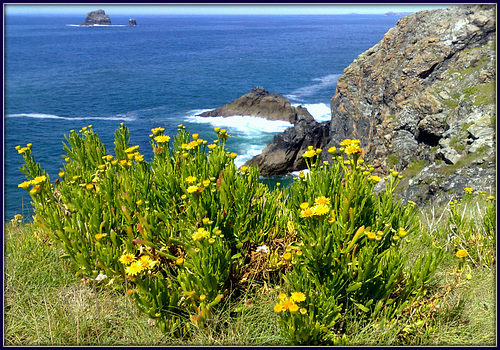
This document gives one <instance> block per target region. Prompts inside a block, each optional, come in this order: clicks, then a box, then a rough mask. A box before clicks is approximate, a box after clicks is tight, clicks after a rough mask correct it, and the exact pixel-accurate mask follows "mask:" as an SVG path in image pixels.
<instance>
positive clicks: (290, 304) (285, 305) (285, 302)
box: [281, 299, 295, 310]
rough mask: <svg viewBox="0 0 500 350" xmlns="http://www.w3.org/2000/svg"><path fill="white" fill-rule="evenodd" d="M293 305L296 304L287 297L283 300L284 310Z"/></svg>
mask: <svg viewBox="0 0 500 350" xmlns="http://www.w3.org/2000/svg"><path fill="white" fill-rule="evenodd" d="M292 305H295V304H294V302H293V301H291V300H287V299H285V300H283V301H282V302H281V307H282V308H283V310H289V309H290V307H291V306H292Z"/></svg>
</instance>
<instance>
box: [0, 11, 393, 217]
mask: <svg viewBox="0 0 500 350" xmlns="http://www.w3.org/2000/svg"><path fill="white" fill-rule="evenodd" d="M84 19H85V14H82V15H81V16H76V15H71V16H70V15H64V16H54V15H51V16H47V15H23V16H22V15H11V16H6V17H5V36H4V45H5V56H4V60H5V61H4V63H5V68H4V222H5V221H7V220H10V219H12V218H13V216H14V215H15V214H22V215H23V216H25V217H27V216H29V215H30V214H31V212H32V210H31V205H30V202H31V199H30V197H29V195H28V194H27V192H26V191H25V190H23V189H21V188H18V187H17V185H18V184H19V183H21V182H23V181H25V177H24V175H23V174H22V173H21V172H20V170H19V167H21V166H22V163H23V161H22V157H21V155H19V154H18V152H17V151H16V149H15V146H17V145H21V146H22V147H24V146H25V145H26V144H27V143H32V144H33V153H34V155H35V159H36V160H37V161H39V162H40V163H41V165H42V167H43V168H44V169H45V170H46V171H47V172H48V174H49V176H50V179H51V181H52V182H53V181H54V180H55V179H56V178H57V173H58V172H59V171H60V169H61V168H62V164H63V159H62V158H61V155H62V154H64V151H63V141H64V135H68V134H69V131H70V130H71V129H74V130H76V131H78V130H80V129H81V128H82V127H83V126H88V125H92V126H93V129H94V131H95V132H97V133H98V134H99V136H100V138H101V140H102V141H103V142H104V144H105V146H106V148H107V150H108V152H109V153H111V154H113V147H114V145H113V139H114V132H115V130H116V129H117V128H118V126H119V125H120V123H124V124H125V125H126V126H127V127H128V128H129V129H130V133H131V142H132V145H136V144H137V145H139V146H140V151H141V153H143V154H145V155H147V154H148V152H147V150H148V149H149V148H150V145H149V140H150V138H149V134H150V133H151V129H152V128H155V127H160V126H161V127H164V128H165V132H166V134H168V135H171V136H172V135H174V134H175V133H176V132H177V126H178V125H179V124H183V125H185V126H186V127H187V131H189V132H191V133H199V134H200V137H202V138H204V139H208V140H211V139H213V138H215V133H214V132H213V128H214V127H215V126H220V127H223V128H226V129H227V130H228V133H229V134H231V136H232V137H231V138H230V139H229V140H228V143H227V147H228V148H229V150H230V151H231V152H236V153H237V154H238V157H237V158H236V160H235V161H236V164H237V165H238V166H241V165H242V164H243V163H245V162H246V161H247V160H249V159H250V158H252V157H253V156H255V155H257V154H259V153H260V151H261V150H262V149H264V147H265V146H266V144H267V143H268V142H269V141H271V140H272V138H273V136H274V135H275V134H276V133H279V132H282V131H284V130H285V129H286V128H288V127H290V126H291V124H289V123H287V122H281V121H267V120H263V119H256V118H252V117H241V116H240V117H238V116H235V117H230V118H199V117H196V115H197V114H199V113H201V112H202V111H206V110H211V109H214V108H217V107H220V106H222V105H224V104H226V103H228V102H231V101H233V100H235V99H236V98H238V97H240V96H242V95H244V94H246V93H248V92H250V90H251V89H252V88H254V87H257V86H260V87H263V88H265V89H266V90H268V91H269V92H270V93H275V92H278V93H280V94H282V95H283V96H285V97H287V98H289V99H290V102H291V103H292V104H293V105H302V106H303V107H306V108H307V109H308V110H309V112H310V113H311V114H312V115H313V116H314V118H315V119H316V120H318V121H324V120H328V119H330V107H329V106H330V99H331V98H332V96H333V95H334V93H335V87H336V82H337V79H338V78H339V77H340V76H341V75H342V72H343V70H344V69H345V68H346V67H347V66H348V65H349V64H350V63H351V62H352V61H353V60H354V59H355V58H356V57H357V56H358V55H359V54H360V53H362V52H363V51H365V50H367V49H368V48H370V47H372V46H373V45H374V44H376V43H377V42H379V41H380V40H381V39H382V38H383V35H384V34H385V33H386V32H387V31H388V30H389V29H390V28H392V27H394V26H395V25H396V22H397V20H398V19H399V17H398V16H385V15H355V14H353V15H303V16H302V15H301V16H299V15H283V16H278V15H272V16H271V15H269V16H264V15H248V16H245V15H238V16H234V15H233V16H229V15H210V16H208V15H207V16H204V15H196V16H188V15H183V16H181V15H176V16H167V15H162V16H153V15H148V16H146V15H145V16H137V17H135V19H136V20H137V24H138V25H137V27H129V26H127V23H128V19H129V17H126V16H112V18H111V19H112V23H113V25H112V26H106V27H102V26H97V27H81V26H78V24H80V23H82V22H83V20H84Z"/></svg>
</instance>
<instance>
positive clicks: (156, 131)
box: [151, 127, 165, 136]
mask: <svg viewBox="0 0 500 350" xmlns="http://www.w3.org/2000/svg"><path fill="white" fill-rule="evenodd" d="M164 131H165V129H164V128H161V127H159V128H154V129H151V132H152V133H153V134H154V135H155V136H157V135H158V134H161V133H162V132H164Z"/></svg>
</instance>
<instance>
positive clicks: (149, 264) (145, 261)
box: [138, 255, 156, 269]
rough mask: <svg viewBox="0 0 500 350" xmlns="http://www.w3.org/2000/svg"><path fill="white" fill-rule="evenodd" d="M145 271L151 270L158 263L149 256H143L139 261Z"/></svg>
mask: <svg viewBox="0 0 500 350" xmlns="http://www.w3.org/2000/svg"><path fill="white" fill-rule="evenodd" d="M138 262H139V263H140V264H141V266H142V268H143V269H151V268H153V267H154V266H155V264H156V261H154V260H152V259H151V258H150V257H149V256H147V255H143V256H141V257H140V258H139V261H138Z"/></svg>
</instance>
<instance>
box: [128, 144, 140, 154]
mask: <svg viewBox="0 0 500 350" xmlns="http://www.w3.org/2000/svg"><path fill="white" fill-rule="evenodd" d="M136 149H139V146H132V147H129V148H127V149H126V150H125V153H132V152H134V151H135V150H136Z"/></svg>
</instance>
